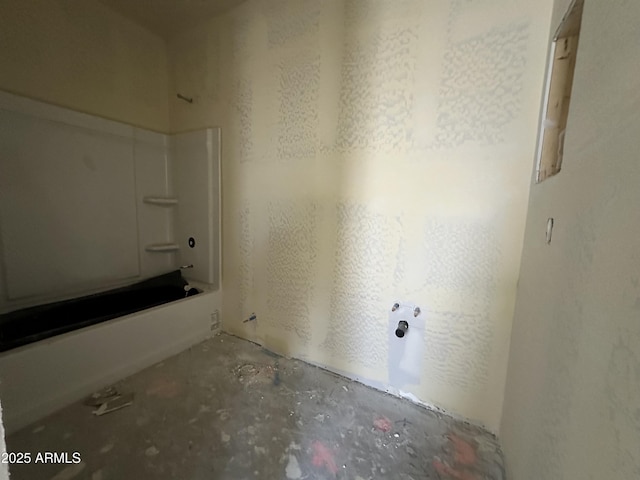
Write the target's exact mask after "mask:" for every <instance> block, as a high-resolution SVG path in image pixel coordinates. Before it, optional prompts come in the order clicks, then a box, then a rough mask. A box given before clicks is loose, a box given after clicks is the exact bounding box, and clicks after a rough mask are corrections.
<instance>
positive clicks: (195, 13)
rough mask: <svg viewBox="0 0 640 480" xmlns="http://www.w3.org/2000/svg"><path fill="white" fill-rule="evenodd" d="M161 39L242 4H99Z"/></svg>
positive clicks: (213, 0) (212, 0)
mask: <svg viewBox="0 0 640 480" xmlns="http://www.w3.org/2000/svg"><path fill="white" fill-rule="evenodd" d="M100 1H101V2H102V3H104V4H105V5H107V6H109V7H111V8H112V9H113V10H115V11H116V12H119V13H121V14H122V15H124V16H125V17H128V18H130V19H132V20H133V21H134V22H136V23H139V24H140V25H142V26H144V27H147V28H148V29H149V30H151V31H152V32H154V33H157V34H158V35H160V36H162V37H165V38H167V37H169V36H171V35H172V34H173V33H176V32H179V31H181V30H185V29H187V28H189V27H192V26H194V25H196V24H197V23H198V22H200V21H202V20H203V19H206V18H210V17H213V16H216V15H220V14H221V13H224V12H226V11H227V10H230V9H232V8H233V7H235V6H237V5H240V4H241V3H242V2H244V1H245V0H100Z"/></svg>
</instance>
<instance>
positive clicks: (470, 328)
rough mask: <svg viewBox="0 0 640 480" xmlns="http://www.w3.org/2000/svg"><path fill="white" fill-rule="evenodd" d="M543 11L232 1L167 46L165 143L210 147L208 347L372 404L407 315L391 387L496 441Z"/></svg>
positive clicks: (538, 5)
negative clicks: (416, 339) (212, 232)
mask: <svg viewBox="0 0 640 480" xmlns="http://www.w3.org/2000/svg"><path fill="white" fill-rule="evenodd" d="M550 9H551V1H544V2H529V1H525V0H516V1H512V0H481V1H476V2H467V1H461V0H452V1H449V0H437V1H431V0H429V1H427V0H402V1H393V2H391V1H388V2H373V1H340V0H331V1H325V2H317V1H315V0H310V1H303V0H278V1H276V0H270V1H258V0H249V1H247V2H245V3H244V4H243V5H242V6H240V7H238V8H236V9H234V10H233V11H232V12H230V13H228V14H225V15H224V16H222V17H219V18H216V19H213V20H211V21H208V22H205V23H204V24H203V25H201V26H199V27H197V28H194V29H191V30H189V31H187V32H185V33H182V34H178V35H176V36H174V37H172V38H171V39H170V40H169V42H168V51H169V70H170V79H169V85H170V91H171V92H172V94H173V92H179V93H181V94H183V95H186V96H188V97H193V99H194V101H193V103H192V104H189V103H186V102H183V101H181V100H178V99H177V98H174V97H173V95H170V112H171V115H170V117H171V129H172V131H188V130H191V129H196V128H202V127H204V126H209V125H218V126H221V127H222V132H223V145H222V158H223V162H222V170H223V173H222V175H223V186H224V188H223V227H222V231H223V241H224V242H223V246H224V249H223V252H224V255H223V285H222V286H223V291H224V311H223V322H224V328H225V330H227V331H230V332H232V333H235V334H238V335H241V336H243V337H245V338H249V339H251V340H254V341H257V342H260V343H262V344H264V345H265V346H266V347H267V348H270V349H273V350H275V351H278V352H280V353H285V354H289V355H292V356H295V357H298V358H303V359H305V360H307V361H310V362H312V363H316V364H321V365H324V366H327V367H329V368H330V369H333V370H336V371H340V372H342V373H346V374H348V375H351V376H353V377H357V378H360V379H362V380H364V381H366V382H367V383H370V384H374V385H378V386H382V387H385V386H389V385H390V384H395V383H396V382H395V381H394V380H395V379H394V378H391V377H392V376H393V372H392V371H391V370H390V369H389V362H388V360H389V358H388V357H389V355H388V354H389V343H390V341H391V340H390V338H389V328H388V311H389V309H390V307H391V305H393V303H394V302H395V301H412V302H415V303H417V304H419V305H420V306H421V308H422V310H423V312H424V315H425V326H424V337H423V339H422V342H423V347H424V348H423V349H422V351H423V352H424V354H422V355H421V356H420V357H419V360H418V361H419V362H420V365H419V368H418V371H420V372H421V375H420V378H419V380H418V383H416V384H407V385H403V388H402V389H403V390H405V391H407V393H409V394H412V395H415V397H417V398H418V399H419V400H420V401H424V402H427V403H430V404H435V405H438V406H441V407H444V408H446V409H447V410H449V411H452V412H455V413H457V414H460V415H463V416H466V417H469V418H472V419H474V420H476V421H478V422H480V423H484V424H486V425H487V426H488V427H489V428H491V429H494V430H495V429H497V428H498V424H499V420H500V414H501V411H502V397H503V387H504V380H505V375H506V360H507V353H508V342H509V337H510V331H511V320H512V314H513V306H514V301H515V291H516V281H517V278H518V274H519V261H520V253H521V246H522V238H523V234H524V224H525V215H526V202H527V198H528V179H529V174H530V170H531V161H532V158H533V154H534V149H535V140H536V130H537V119H538V110H539V102H540V93H541V90H542V80H543V73H544V65H545V55H546V39H547V32H548V22H549V16H550ZM252 312H255V313H256V314H257V317H258V320H257V322H254V323H242V320H243V319H245V318H247V317H248V316H249V315H250V314H251V313H252Z"/></svg>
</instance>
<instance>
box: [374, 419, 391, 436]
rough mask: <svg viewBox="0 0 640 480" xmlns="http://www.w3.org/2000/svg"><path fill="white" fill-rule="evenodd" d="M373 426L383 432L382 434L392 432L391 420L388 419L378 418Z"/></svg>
mask: <svg viewBox="0 0 640 480" xmlns="http://www.w3.org/2000/svg"><path fill="white" fill-rule="evenodd" d="M373 426H374V427H375V428H376V429H378V430H380V431H382V432H385V433H387V432H390V431H391V427H392V425H391V420H389V419H388V418H387V417H380V418H376V419H375V420H374V421H373Z"/></svg>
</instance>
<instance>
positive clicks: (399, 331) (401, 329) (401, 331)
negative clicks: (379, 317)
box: [396, 320, 409, 338]
mask: <svg viewBox="0 0 640 480" xmlns="http://www.w3.org/2000/svg"><path fill="white" fill-rule="evenodd" d="M407 330H409V323H408V322H405V321H404V320H400V321H399V322H398V328H396V337H398V338H402V337H404V336H405V334H406V333H407Z"/></svg>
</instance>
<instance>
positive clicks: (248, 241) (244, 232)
mask: <svg viewBox="0 0 640 480" xmlns="http://www.w3.org/2000/svg"><path fill="white" fill-rule="evenodd" d="M239 217H240V221H239V223H238V225H239V227H240V232H239V233H240V235H239V237H240V238H239V242H238V247H239V248H238V249H239V256H240V268H239V275H238V283H239V285H238V290H239V292H240V304H239V312H238V313H240V318H242V319H246V318H248V317H249V314H250V313H251V305H252V304H253V302H250V301H249V299H250V296H251V294H252V292H253V288H254V280H253V277H254V273H253V272H254V265H253V252H254V232H253V230H252V228H251V209H250V207H249V206H245V207H244V208H243V209H242V210H241V211H240V215H239Z"/></svg>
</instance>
